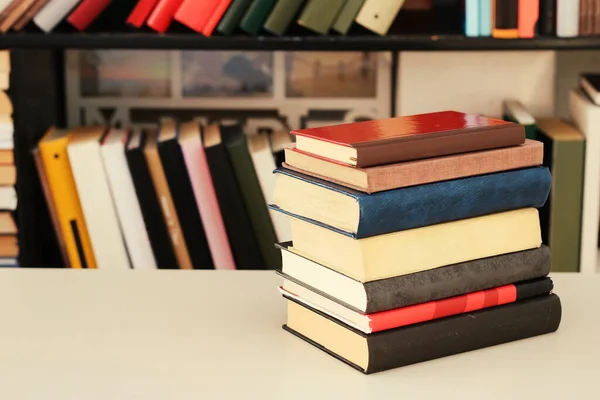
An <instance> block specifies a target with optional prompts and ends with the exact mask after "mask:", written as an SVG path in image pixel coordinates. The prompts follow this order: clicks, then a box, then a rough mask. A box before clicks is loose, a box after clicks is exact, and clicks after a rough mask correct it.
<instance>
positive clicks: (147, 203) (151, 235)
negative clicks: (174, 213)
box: [126, 131, 179, 269]
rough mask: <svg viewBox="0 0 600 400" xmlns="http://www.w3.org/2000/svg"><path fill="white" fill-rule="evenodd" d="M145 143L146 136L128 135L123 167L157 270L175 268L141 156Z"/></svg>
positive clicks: (162, 221) (175, 264)
mask: <svg viewBox="0 0 600 400" xmlns="http://www.w3.org/2000/svg"><path fill="white" fill-rule="evenodd" d="M145 143H146V135H144V134H142V133H141V132H139V131H137V132H134V133H132V134H131V135H130V137H129V141H128V143H127V153H126V156H127V164H128V165H129V171H130V172H131V177H132V178H133V185H134V187H135V193H136V195H137V198H138V201H139V202H140V208H141V210H142V216H143V218H144V224H145V225H146V230H147V231H148V239H149V240H150V245H151V246H152V252H153V253H154V258H155V259H156V264H157V266H158V268H160V269H178V268H179V264H178V262H177V258H175V250H174V249H173V245H172V244H171V237H170V236H169V230H168V229H167V224H166V223H165V220H164V218H162V211H161V208H160V203H159V202H158V196H157V194H156V189H155V187H154V183H153V181H152V177H151V175H150V170H149V169H148V164H147V163H146V158H145V157H144V145H145Z"/></svg>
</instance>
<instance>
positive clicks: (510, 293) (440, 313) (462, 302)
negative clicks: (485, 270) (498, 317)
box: [369, 285, 517, 332]
mask: <svg viewBox="0 0 600 400" xmlns="http://www.w3.org/2000/svg"><path fill="white" fill-rule="evenodd" d="M515 301H517V288H516V286H515V285H505V286H500V287H497V288H493V289H488V290H481V291H478V292H472V293H467V294H464V295H461V296H455V297H449V298H447V299H443V300H437V301H430V302H427V303H421V304H415V305H414V306H409V307H402V308H397V309H395V310H389V311H382V312H378V313H374V314H371V315H369V318H370V319H371V322H370V326H371V330H372V332H379V331H384V330H386V329H393V328H399V327H401V326H406V325H412V324H417V323H420V322H426V321H431V320H434V319H438V318H444V317H449V316H451V315H457V314H462V313H466V312H471V311H476V310H482V309H484V308H488V307H494V306H499V305H502V304H507V303H512V302H515Z"/></svg>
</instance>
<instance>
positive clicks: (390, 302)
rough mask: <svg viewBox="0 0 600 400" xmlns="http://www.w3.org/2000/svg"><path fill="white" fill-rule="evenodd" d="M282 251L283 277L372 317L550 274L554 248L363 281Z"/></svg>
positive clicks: (287, 249) (284, 247)
mask: <svg viewBox="0 0 600 400" xmlns="http://www.w3.org/2000/svg"><path fill="white" fill-rule="evenodd" d="M278 247H279V248H280V249H281V255H282V258H283V268H282V270H281V271H278V274H279V275H281V276H282V277H283V278H284V279H285V280H289V281H291V282H294V283H296V284H297V285H301V286H304V287H306V288H307V289H310V290H312V291H314V292H316V293H319V294H320V295H322V296H325V297H327V298H329V299H330V300H332V301H335V302H337V303H339V304H341V305H343V306H345V307H347V308H350V309H353V310H356V311H358V312H361V313H367V314H371V313H377V312H380V311H385V310H391V309H394V308H400V307H407V306H412V305H414V304H420V303H426V302H429V301H434V300H439V299H445V298H448V297H453V296H457V295H461V294H464V293H469V292H476V291H479V290H485V289H489V288H493V287H496V286H502V285H508V284H510V283H514V282H521V281H527V280H531V279H536V278H541V277H544V276H546V275H548V273H549V272H550V249H549V248H548V247H547V246H544V245H542V246H540V247H538V248H535V249H530V250H524V251H517V252H513V253H507V254H501V255H498V256H493V257H487V258H480V259H476V260H471V261H466V262H462V263H457V264H451V265H446V266H442V267H439V268H434V269H430V270H426V271H421V272H417V273H414V274H408V275H400V276H394V277H391V278H387V279H380V280H375V281H370V282H360V281H357V280H354V279H352V278H350V277H348V276H345V275H343V274H341V273H339V272H337V271H335V270H333V269H330V268H328V267H327V266H324V265H321V264H318V263H317V262H315V261H312V260H310V259H309V258H306V257H304V256H302V255H300V254H297V253H296V252H294V250H293V247H292V243H291V242H287V243H282V244H280V245H278ZM285 287H286V285H285V282H284V288H285Z"/></svg>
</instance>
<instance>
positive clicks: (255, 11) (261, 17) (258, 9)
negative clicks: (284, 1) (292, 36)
mask: <svg viewBox="0 0 600 400" xmlns="http://www.w3.org/2000/svg"><path fill="white" fill-rule="evenodd" d="M276 2H277V0H254V1H253V2H252V4H251V5H250V7H249V8H248V11H247V12H246V14H245V15H244V17H243V18H242V20H241V21H240V29H241V30H243V31H244V32H246V33H249V34H251V35H256V34H257V33H258V32H259V31H260V28H262V26H263V25H264V23H265V21H266V20H267V17H268V16H269V14H270V13H271V10H273V7H275V3H276Z"/></svg>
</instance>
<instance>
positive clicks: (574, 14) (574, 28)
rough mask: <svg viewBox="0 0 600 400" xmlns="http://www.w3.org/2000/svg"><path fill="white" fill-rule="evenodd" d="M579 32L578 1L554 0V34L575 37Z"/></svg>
mask: <svg viewBox="0 0 600 400" xmlns="http://www.w3.org/2000/svg"><path fill="white" fill-rule="evenodd" d="M578 34H579V1H577V0H556V36H558V37H576V36H577V35H578Z"/></svg>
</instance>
